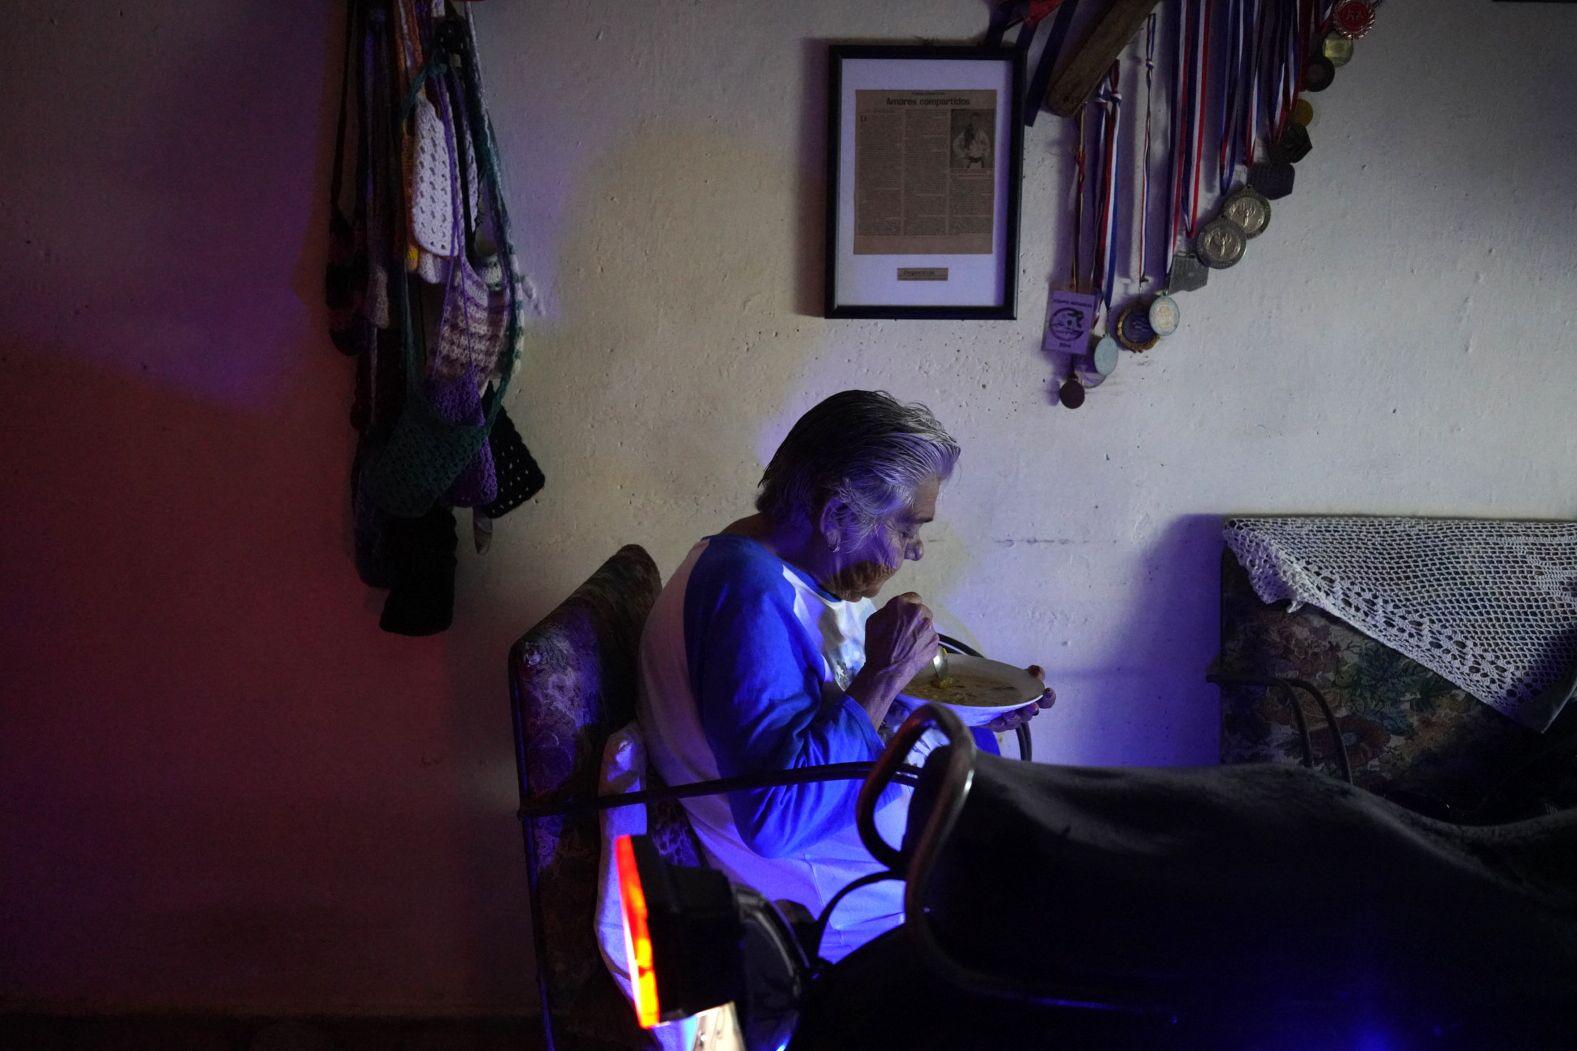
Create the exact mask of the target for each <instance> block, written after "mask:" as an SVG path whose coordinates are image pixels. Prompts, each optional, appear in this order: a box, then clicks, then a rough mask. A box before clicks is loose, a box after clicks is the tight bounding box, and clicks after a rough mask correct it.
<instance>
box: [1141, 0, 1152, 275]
mask: <svg viewBox="0 0 1577 1051" xmlns="http://www.w3.org/2000/svg"><path fill="white" fill-rule="evenodd" d="M1154 81H1155V12H1154V11H1152V12H1150V18H1149V19H1148V20H1147V21H1146V22H1145V30H1144V177H1143V181H1142V182H1141V183H1140V191H1139V287H1140V288H1143V287H1144V286H1145V284H1146V283H1147V282H1148V281H1149V280H1150V112H1151V108H1152V106H1153V105H1154V103H1153V101H1152V92H1153V89H1154Z"/></svg>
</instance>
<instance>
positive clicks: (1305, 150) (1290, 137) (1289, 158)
mask: <svg viewBox="0 0 1577 1051" xmlns="http://www.w3.org/2000/svg"><path fill="white" fill-rule="evenodd" d="M1312 149H1314V140H1313V139H1310V138H1309V129H1308V128H1305V127H1304V126H1303V125H1302V124H1288V125H1287V130H1286V131H1284V132H1282V133H1281V138H1279V139H1277V140H1276V141H1275V142H1274V143H1272V144H1271V147H1270V152H1269V154H1268V156H1269V157H1270V159H1271V160H1273V161H1275V162H1276V163H1277V164H1297V163H1298V162H1299V161H1301V160H1303V158H1305V157H1307V156H1308V155H1309V151H1310V150H1312Z"/></svg>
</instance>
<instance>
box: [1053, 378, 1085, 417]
mask: <svg viewBox="0 0 1577 1051" xmlns="http://www.w3.org/2000/svg"><path fill="white" fill-rule="evenodd" d="M1057 400H1058V401H1060V402H1062V405H1063V407H1064V408H1068V409H1077V408H1078V407H1079V406H1080V405H1083V404H1084V384H1082V383H1080V382H1079V381H1078V379H1077V378H1075V377H1073V376H1069V377H1068V380H1067V382H1065V383H1064V384H1063V385H1062V386H1061V387H1060V388H1059V389H1058V390H1057Z"/></svg>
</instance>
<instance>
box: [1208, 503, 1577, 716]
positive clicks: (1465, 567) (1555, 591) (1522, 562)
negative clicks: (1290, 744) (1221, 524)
mask: <svg viewBox="0 0 1577 1051" xmlns="http://www.w3.org/2000/svg"><path fill="white" fill-rule="evenodd" d="M1225 530H1226V541H1227V546H1228V547H1230V548H1231V549H1232V552H1233V554H1235V555H1237V557H1238V561H1240V562H1242V563H1243V566H1244V568H1245V569H1247V570H1248V572H1249V576H1250V577H1251V578H1252V579H1253V582H1254V590H1255V591H1256V592H1257V593H1258V594H1259V597H1260V598H1262V599H1264V600H1265V601H1266V602H1275V601H1277V600H1281V599H1290V600H1291V601H1292V608H1293V609H1297V608H1298V606H1299V605H1301V604H1302V603H1305V602H1308V603H1311V604H1312V605H1315V606H1318V607H1319V608H1320V609H1323V610H1325V611H1326V612H1327V613H1330V614H1331V615H1333V616H1336V617H1340V618H1341V619H1342V620H1344V621H1346V622H1347V623H1349V624H1351V625H1352V626H1353V627H1355V628H1357V629H1358V630H1359V631H1362V632H1363V633H1364V634H1366V635H1369V636H1371V637H1373V638H1375V639H1377V640H1379V641H1380V642H1383V643H1385V644H1386V645H1387V646H1390V647H1391V648H1392V649H1395V650H1397V651H1398V652H1400V653H1403V654H1405V655H1406V656H1408V657H1411V658H1412V659H1413V660H1415V661H1417V662H1418V663H1420V664H1422V665H1423V666H1424V667H1426V668H1429V669H1430V670H1431V671H1434V672H1436V673H1437V674H1439V675H1442V676H1444V677H1445V678H1447V679H1449V680H1450V681H1451V682H1453V683H1455V684H1456V685H1458V686H1460V687H1461V688H1462V689H1464V690H1466V691H1467V692H1468V693H1471V694H1472V695H1473V696H1474V697H1477V698H1478V699H1479V700H1481V701H1483V702H1484V703H1485V704H1488V705H1490V706H1491V707H1493V708H1495V709H1496V710H1497V711H1499V712H1502V713H1504V714H1505V715H1508V716H1510V717H1511V718H1512V719H1515V720H1516V721H1517V722H1519V723H1521V724H1522V725H1524V726H1527V727H1530V728H1532V729H1534V730H1539V731H1543V730H1546V729H1548V728H1549V725H1550V723H1552V722H1553V721H1554V720H1555V717H1556V716H1557V715H1558V714H1560V710H1561V708H1562V706H1563V705H1565V703H1566V702H1567V701H1568V700H1570V699H1571V697H1572V696H1573V695H1574V694H1577V522H1507V521H1493V520H1479V519H1440V518H1356V517H1354V518H1345V517H1330V518H1325V517H1296V518H1231V519H1228V520H1227V522H1226V527H1225Z"/></svg>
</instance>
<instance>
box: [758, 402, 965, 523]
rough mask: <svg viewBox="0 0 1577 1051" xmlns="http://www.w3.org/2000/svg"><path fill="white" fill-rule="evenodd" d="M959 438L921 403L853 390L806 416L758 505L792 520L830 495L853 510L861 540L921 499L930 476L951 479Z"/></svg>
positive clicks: (764, 480)
mask: <svg viewBox="0 0 1577 1051" xmlns="http://www.w3.org/2000/svg"><path fill="white" fill-rule="evenodd" d="M958 452H959V450H958V443H957V442H955V441H954V440H953V437H952V435H950V434H948V433H947V431H945V430H944V429H943V428H942V425H941V424H940V423H938V422H937V419H936V417H935V416H933V415H932V414H931V410H930V409H928V408H926V407H925V406H924V405H921V404H919V403H918V402H916V403H913V404H909V405H905V404H904V403H903V402H900V401H898V400H897V399H895V398H894V397H893V396H892V395H891V394H888V393H887V392H886V391H870V390H846V391H843V392H841V393H838V394H834V395H833V396H832V397H830V398H828V399H827V400H826V401H823V402H822V403H821V404H819V405H817V406H816V407H815V408H813V409H811V410H810V411H809V412H807V413H806V414H805V415H803V416H801V417H800V418H799V422H797V423H796V424H794V426H793V428H792V429H790V431H789V432H788V437H786V438H784V439H783V444H782V445H779V446H778V451H777V452H776V453H774V454H773V455H772V462H771V463H769V464H767V469H766V473H764V474H763V475H762V476H761V492H760V493H759V494H758V495H757V496H756V510H758V511H760V512H762V513H763V514H766V515H767V516H769V517H770V518H772V519H774V520H776V521H780V522H787V521H790V520H792V518H793V517H794V515H795V514H804V515H806V516H807V517H813V516H814V515H815V514H816V513H817V512H819V511H820V510H821V508H822V507H823V506H825V504H826V502H827V501H828V500H831V499H839V500H842V501H843V502H844V503H845V504H847V505H848V506H849V508H850V510H852V511H853V512H854V515H855V519H856V529H857V533H858V536H857V539H860V540H863V539H864V538H866V537H868V536H869V535H870V534H871V532H872V531H874V530H875V528H876V524H877V523H878V522H879V521H881V520H882V519H883V518H885V517H886V516H887V515H890V514H892V513H893V512H894V511H897V510H899V509H901V508H904V507H907V506H909V504H910V503H911V502H912V501H913V500H914V494H915V490H916V489H917V488H919V487H920V485H921V484H923V483H924V482H925V480H926V479H927V478H931V477H936V478H939V479H946V478H947V477H948V476H949V475H950V474H952V473H953V465H954V464H955V463H957V462H958Z"/></svg>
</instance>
